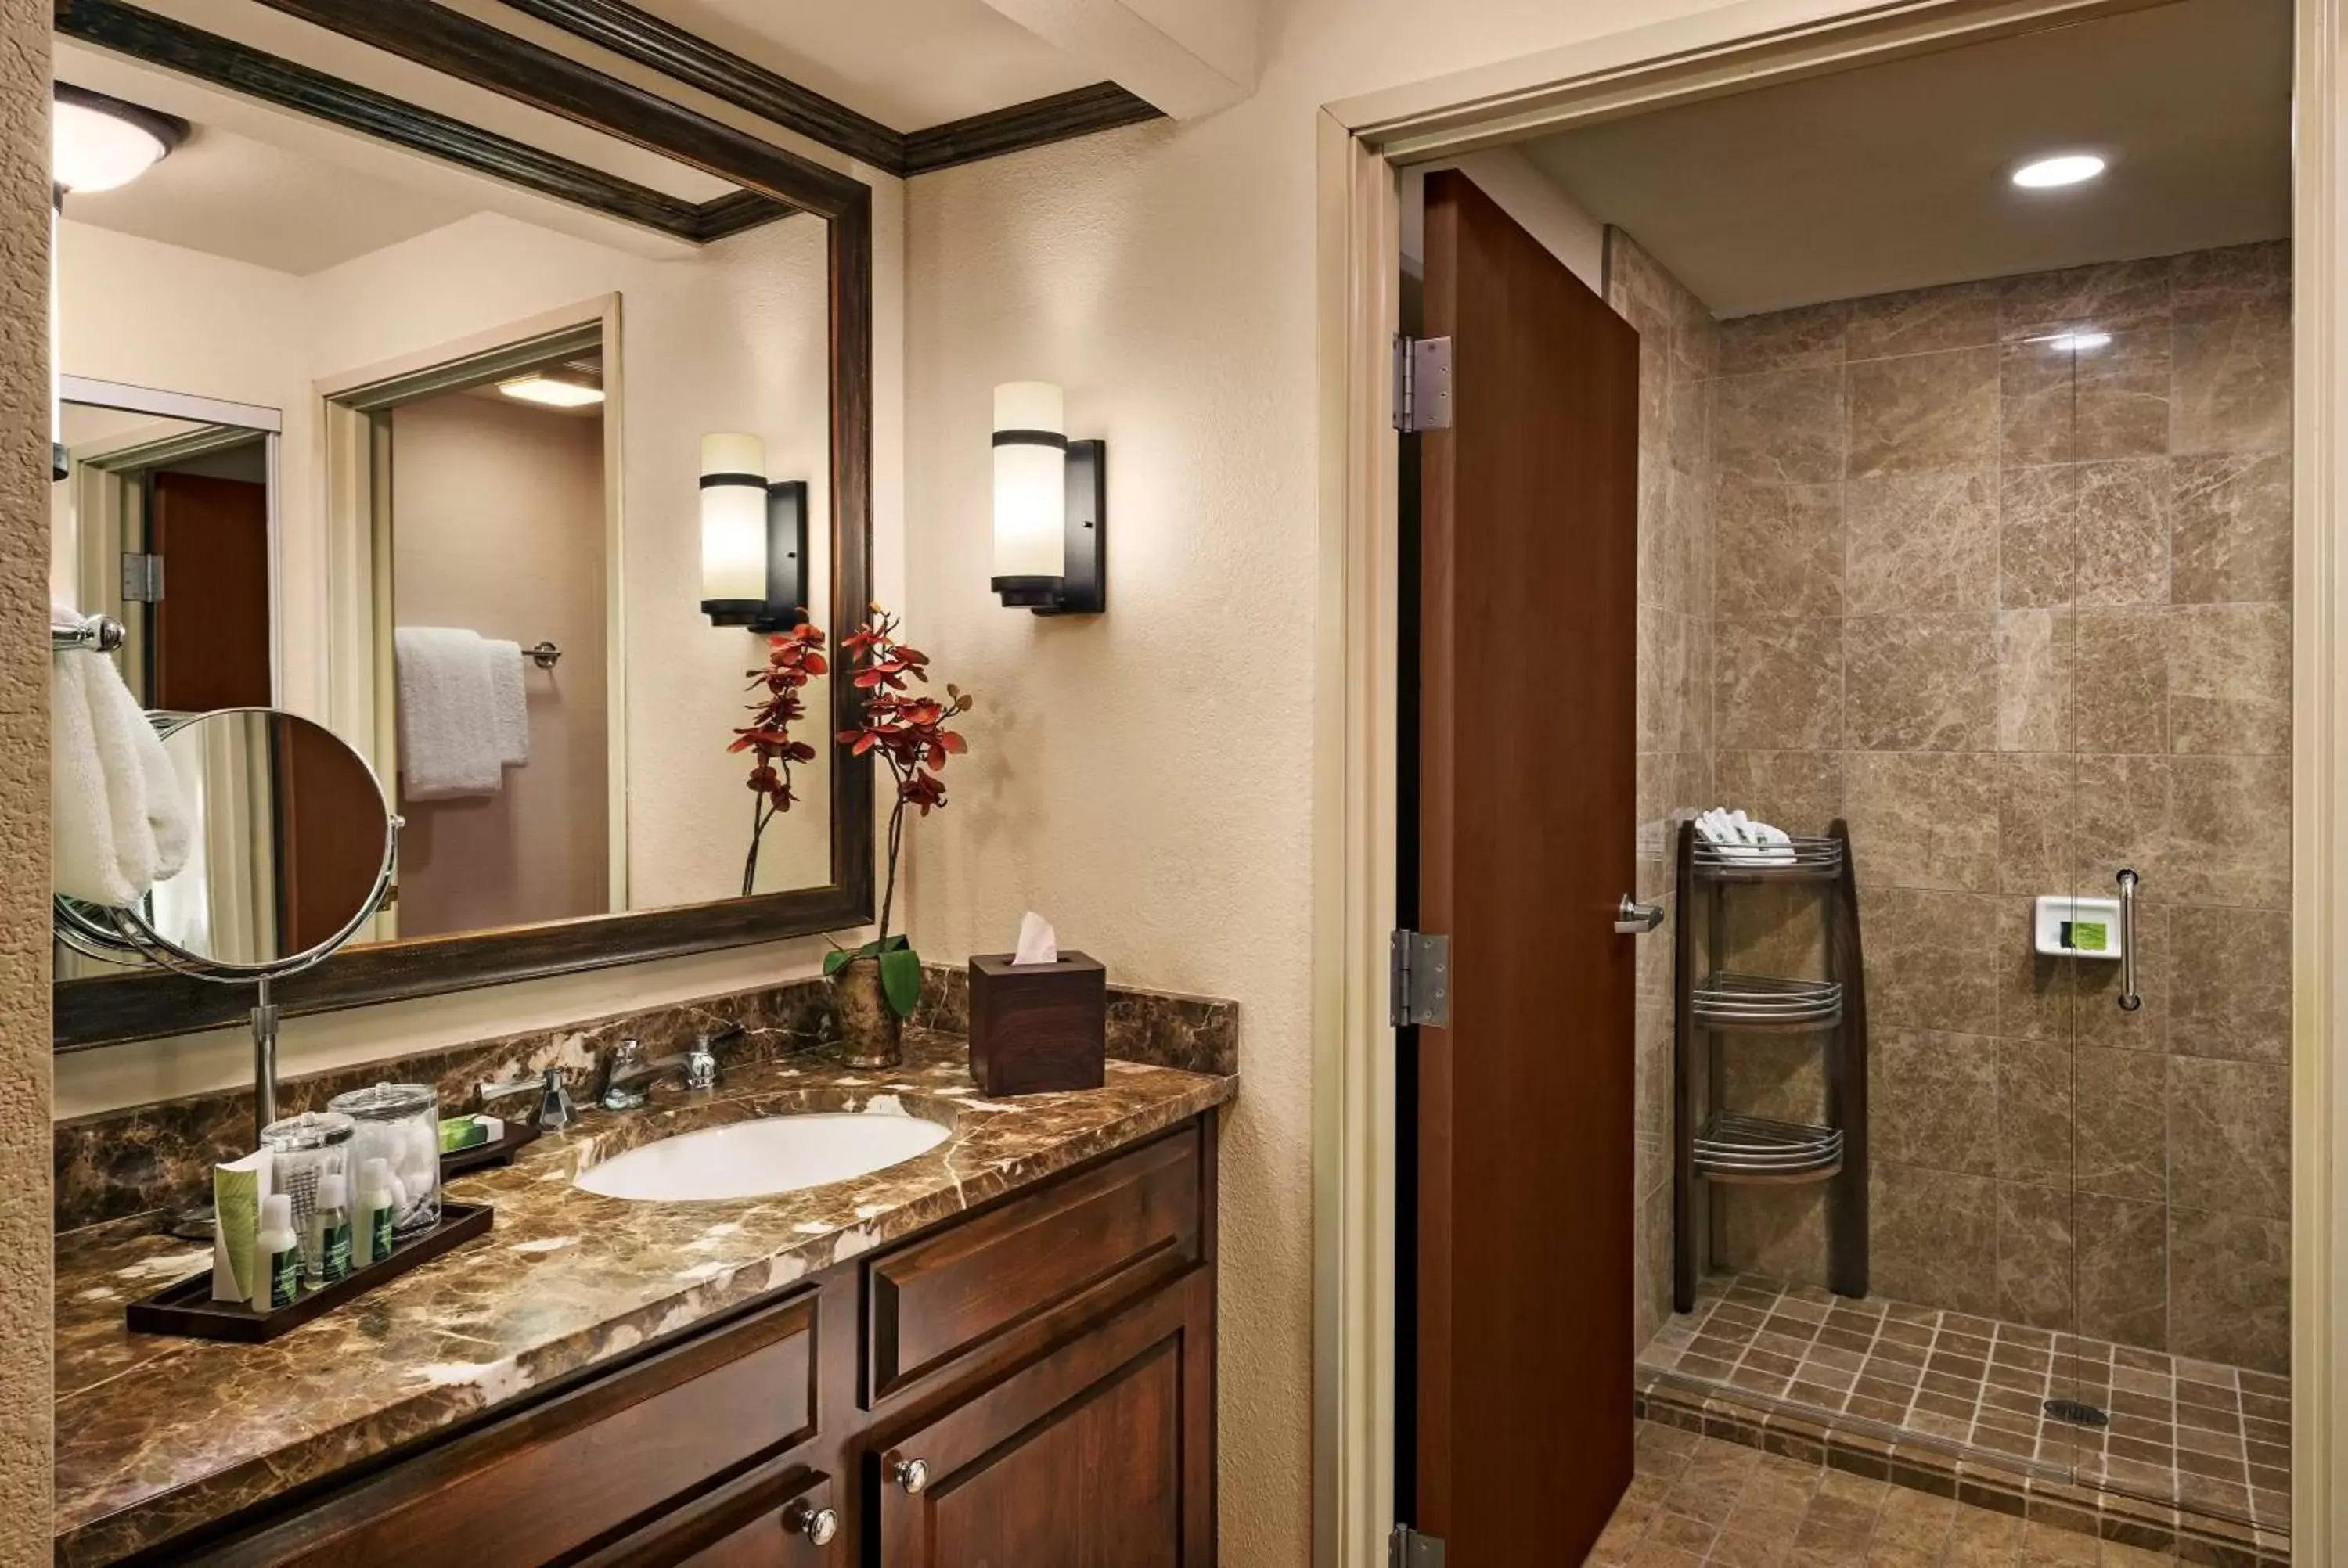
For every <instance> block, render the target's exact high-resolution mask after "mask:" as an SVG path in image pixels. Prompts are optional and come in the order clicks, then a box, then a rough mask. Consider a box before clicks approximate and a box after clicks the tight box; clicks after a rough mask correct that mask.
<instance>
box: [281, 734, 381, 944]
mask: <svg viewBox="0 0 2348 1568" xmlns="http://www.w3.org/2000/svg"><path fill="white" fill-rule="evenodd" d="M276 737H277V755H276V764H277V772H278V787H277V896H278V901H279V908H278V911H277V919H278V927H277V928H278V930H279V931H281V932H282V933H283V943H282V950H283V951H284V952H286V953H306V952H308V951H309V950H310V949H311V948H314V947H316V946H317V945H318V944H319V943H321V942H324V941H326V940H328V939H330V938H333V937H334V936H335V934H336V933H338V932H339V931H341V930H342V928H343V927H345V926H347V925H349V924H350V923H351V922H352V921H353V920H355V919H356V918H357V917H358V915H359V912H360V911H361V910H362V909H364V908H365V907H366V902H367V900H368V898H370V897H373V896H374V893H375V890H376V881H377V880H378V879H379V878H381V876H383V851H384V835H385V834H386V827H385V825H384V804H383V796H382V794H381V793H380V791H379V790H378V788H377V786H376V781H375V778H374V776H373V775H372V774H369V773H368V771H367V767H366V764H364V763H362V762H360V761H359V760H358V759H357V758H356V757H355V756H353V755H352V754H351V753H350V751H349V749H348V748H347V747H345V745H344V744H343V743H342V742H341V741H340V740H339V739H337V738H336V737H335V733H334V732H332V731H331V730H326V729H322V728H320V727H318V726H316V725H314V724H301V723H282V722H281V723H278V724H277V725H276Z"/></svg>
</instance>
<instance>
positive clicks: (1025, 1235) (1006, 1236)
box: [864, 1122, 1203, 1409]
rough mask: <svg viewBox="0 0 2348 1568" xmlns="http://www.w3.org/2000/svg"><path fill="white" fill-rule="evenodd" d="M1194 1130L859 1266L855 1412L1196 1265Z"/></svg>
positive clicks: (1198, 1198)
mask: <svg viewBox="0 0 2348 1568" xmlns="http://www.w3.org/2000/svg"><path fill="white" fill-rule="evenodd" d="M1199 1140H1200V1132H1199V1127H1198V1124H1197V1123H1196V1122H1191V1123H1189V1124H1187V1125H1185V1126H1183V1127H1182V1128H1180V1129H1179V1130H1178V1131H1176V1132H1169V1133H1168V1134H1167V1135H1165V1136H1164V1137H1161V1138H1159V1139H1158V1140H1157V1141H1155V1142H1154V1143H1148V1144H1145V1145H1144V1146H1142V1147H1141V1148H1138V1149H1136V1150H1134V1151H1132V1152H1131V1153H1126V1154H1120V1155H1118V1156H1117V1157H1116V1158H1114V1159H1111V1160H1109V1161H1107V1162H1106V1163H1102V1164H1099V1165H1096V1166H1094V1167H1093V1168H1092V1169H1090V1170H1087V1171H1083V1172H1079V1173H1076V1175H1073V1176H1068V1177H1066V1178H1064V1179H1062V1180H1060V1181H1058V1182H1056V1183H1054V1184H1051V1185H1050V1186H1048V1187H1046V1188H1045V1189H1044V1190H1043V1191H1042V1192H1039V1193H1036V1194H1033V1195H1032V1196H1028V1197H1022V1198H1017V1199H1014V1200H1013V1201H1012V1202H1010V1203H1007V1204H1004V1205H1003V1206H1002V1207H1000V1208H996V1209H993V1210H990V1211H988V1212H986V1213H984V1214H978V1215H975V1216H973V1217H972V1218H970V1219H967V1220H964V1221H963V1222H962V1223H960V1224H958V1225H955V1226H953V1229H951V1230H949V1231H947V1232H946V1233H945V1234H944V1235H939V1236H935V1237H932V1238H931V1239H928V1240H924V1241H917V1242H914V1243H912V1244H911V1245H907V1246H903V1247H900V1248H898V1249H897V1250H896V1251H895V1252H892V1253H890V1254H888V1255H884V1256H881V1257H878V1258H875V1259H873V1260H872V1261H871V1262H870V1263H869V1264H867V1265H866V1266H865V1293H864V1299H865V1313H866V1332H867V1335H868V1339H867V1348H868V1351H869V1354H868V1356H867V1358H866V1367H867V1372H866V1378H867V1382H866V1387H865V1399H864V1404H865V1407H866V1408H867V1409H872V1408H875V1407H877V1406H879V1405H880V1403H881V1402H882V1401H884V1400H886V1399H889V1398H890V1397H891V1395H893V1394H896V1393H898V1392H899V1391H901V1389H905V1388H906V1387H907V1386H908V1385H910V1384H911V1383H913V1382H915V1381H916V1380H917V1379H919V1378H922V1376H923V1375H924V1374H926V1373H928V1372H931V1371H932V1370H934V1369H936V1368H939V1367H941V1366H942V1365H943V1364H944V1363H946V1362H947V1361H950V1360H952V1359H953V1358H955V1357H957V1356H959V1355H962V1354H963V1352H965V1351H967V1350H970V1349H972V1348H975V1347H976V1346H978V1345H979V1344H981V1343H982V1342H983V1341H984V1340H986V1339H988V1338H990V1337H994V1335H997V1334H1000V1333H1002V1332H1003V1331H1004V1330H1005V1329H1007V1328H1010V1327H1013V1326H1014V1325H1016V1324H1018V1323H1021V1322H1023V1321H1025V1320H1026V1319H1029V1318H1032V1317H1036V1316H1038V1315H1039V1314H1042V1313H1045V1312H1048V1311H1050V1310H1052V1309H1053V1308H1055V1307H1063V1306H1066V1305H1067V1304H1069V1303H1072V1302H1075V1301H1076V1300H1078V1299H1079V1298H1083V1297H1086V1296H1089V1297H1091V1298H1093V1299H1095V1300H1098V1301H1101V1302H1104V1303H1106V1302H1107V1301H1108V1300H1110V1299H1112V1298H1116V1297H1121V1296H1125V1295H1126V1294H1128V1293H1130V1292H1132V1291H1136V1290H1140V1289H1143V1288H1146V1287H1148V1286H1151V1285H1154V1284H1156V1283H1159V1282H1160V1281H1162V1280H1164V1279H1167V1278H1169V1277H1171V1276H1174V1275H1175V1274H1178V1273H1179V1272H1180V1271H1181V1270H1183V1269H1185V1268H1188V1267H1189V1266H1190V1265H1191V1264H1193V1263H1195V1262H1197V1261H1198V1260H1199V1257H1200V1229H1201V1227H1200V1208H1201V1204H1202V1202H1203V1189H1202V1185H1201V1170H1202V1163H1201V1161H1200V1146H1199Z"/></svg>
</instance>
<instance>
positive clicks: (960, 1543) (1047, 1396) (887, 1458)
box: [867, 1268, 1215, 1568]
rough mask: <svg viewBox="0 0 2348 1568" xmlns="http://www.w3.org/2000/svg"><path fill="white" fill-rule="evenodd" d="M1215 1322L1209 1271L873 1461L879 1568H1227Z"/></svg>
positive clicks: (910, 1433)
mask: <svg viewBox="0 0 2348 1568" xmlns="http://www.w3.org/2000/svg"><path fill="white" fill-rule="evenodd" d="M1213 1313H1214V1274H1213V1271H1212V1270H1210V1269H1205V1268H1200V1269H1197V1270H1194V1271H1193V1272H1192V1273H1191V1274H1189V1276H1186V1277H1185V1278H1184V1279H1182V1280H1181V1281H1180V1282H1179V1283H1177V1284H1175V1285H1173V1286H1169V1287H1168V1288H1167V1289H1165V1290H1163V1291H1161V1292H1159V1294H1158V1295H1156V1296H1151V1297H1149V1298H1148V1300H1146V1301H1144V1302H1142V1303H1140V1304H1139V1305H1138V1306H1136V1307H1132V1308H1130V1309H1128V1311H1126V1312H1124V1313H1123V1314H1121V1315H1119V1316H1117V1317H1113V1318H1110V1319H1108V1320H1107V1322H1106V1323H1104V1324H1102V1325H1101V1326H1100V1327H1097V1328H1094V1329H1092V1330H1090V1331H1088V1332H1086V1333H1085V1334H1083V1335H1081V1336H1079V1337H1076V1338H1075V1339H1074V1340H1072V1341H1070V1342H1069V1343H1067V1344H1066V1345H1064V1346H1062V1347H1060V1348H1058V1349H1056V1350H1055V1351H1054V1352H1053V1353H1052V1354H1051V1355H1049V1356H1047V1357H1045V1358H1043V1359H1041V1360H1038V1361H1035V1362H1033V1363H1031V1364H1030V1365H1029V1366H1028V1367H1027V1368H1025V1370H1023V1371H1021V1372H1019V1373H1017V1374H1015V1375H1014V1376H1013V1377H1011V1378H1006V1379H1004V1381H1002V1382H1000V1383H996V1384H994V1385H992V1386H991V1387H989V1388H987V1389H983V1390H982V1391H980V1392H979V1393H977V1394H974V1395H973V1396H972V1397H971V1398H970V1399H965V1400H963V1401H961V1402H960V1403H958V1404H956V1405H955V1406H954V1407H953V1409H950V1410H948V1411H947V1412H945V1413H944V1414H943V1415H942V1416H938V1417H936V1418H934V1419H929V1420H927V1421H925V1422H924V1423H923V1424H922V1426H921V1427H920V1428H918V1429H916V1430H911V1431H908V1432H905V1433H904V1434H902V1435H901V1436H900V1437H898V1438H897V1440H895V1442H894V1443H893V1444H892V1445H891V1446H890V1447H889V1448H887V1449H886V1450H881V1451H880V1452H877V1453H875V1454H874V1455H873V1456H871V1459H870V1471H869V1473H868V1476H867V1485H868V1491H872V1492H877V1495H878V1498H879V1505H878V1508H877V1510H876V1512H874V1513H873V1514H871V1515H869V1516H868V1517H869V1518H870V1519H872V1520H874V1521H875V1522H876V1523H877V1529H878V1534H879V1541H878V1543H877V1545H878V1553H877V1560H878V1562H879V1563H880V1568H1212V1564H1213V1563H1214V1561H1215V1494H1214V1421H1215V1404H1214V1348H1213V1344H1212V1334H1213V1327H1212V1325H1213ZM916 1465H918V1466H919V1467H920V1468H919V1470H918V1471H916V1470H914V1469H913V1468H912V1467H914V1466H916ZM909 1481H910V1482H911V1486H913V1487H915V1488H917V1489H918V1490H909Z"/></svg>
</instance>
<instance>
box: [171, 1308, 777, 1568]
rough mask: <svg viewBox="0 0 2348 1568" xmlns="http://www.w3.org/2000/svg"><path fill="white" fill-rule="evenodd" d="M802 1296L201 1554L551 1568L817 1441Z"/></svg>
mask: <svg viewBox="0 0 2348 1568" xmlns="http://www.w3.org/2000/svg"><path fill="white" fill-rule="evenodd" d="M816 1302H817V1297H816V1296H814V1295H813V1294H811V1293H810V1294H808V1295H803V1296H798V1297H795V1298H794V1299H792V1300H789V1301H787V1302H784V1303H782V1304H781V1305H779V1306H776V1307H767V1308H765V1309H763V1310H761V1311H759V1312H757V1313H755V1314H753V1315H751V1316H750V1317H747V1318H744V1319H742V1320H741V1321H740V1322H737V1323H735V1324H732V1325H729V1326H728V1327H724V1328H720V1329H717V1330H716V1331H715V1332H713V1333H710V1334H706V1335H704V1336H702V1337H699V1338H696V1339H690V1340H687V1341H685V1343H684V1344H681V1345H678V1346H676V1347H675V1348H672V1349H668V1350H664V1351H662V1352H660V1353H659V1354H657V1355H654V1356H653V1357H652V1358H649V1359H647V1360H644V1361H642V1362H639V1363H637V1364H636V1365H634V1366H632V1367H628V1368H623V1369H622V1370H620V1371H617V1372H614V1373H613V1374H611V1375H610V1376H608V1377H604V1378H597V1379H595V1380H594V1381H592V1382H589V1383H587V1384H584V1385H582V1387H580V1388H577V1389H572V1390H571V1391H569V1392H567V1393H564V1394H562V1395H560V1396H558V1397H557V1398H555V1399H550V1400H548V1401H547V1402H546V1403H544V1404H541V1405H539V1406H537V1407H535V1408H533V1409H528V1410H524V1411H522V1412H520V1413H519V1414H517V1415H514V1416H511V1417H509V1418H507V1419H504V1420H500V1421H497V1422H494V1423H492V1424H491V1425H489V1426H487V1427H484V1428H482V1429H481V1430H479V1431H475V1432H471V1433H469V1434H467V1435H466V1436H465V1437H462V1438H459V1439H458V1440H456V1441H454V1442H451V1443H446V1444H443V1445H442V1446H440V1447H438V1448H435V1449H432V1450H428V1451H427V1452H425V1453H423V1454H420V1455H418V1456H417V1457H416V1458H414V1459H412V1460H407V1461H405V1462H403V1463H400V1464H396V1465H395V1466H393V1467H392V1468H390V1469H389V1470H386V1471H382V1472H381V1473H379V1474H376V1475H373V1476H369V1477H367V1478H366V1479H365V1480H363V1481H356V1482H354V1483H353V1484H351V1485H350V1486H347V1487H345V1488H343V1489H342V1490H340V1491H335V1492H333V1493H330V1494H329V1495H328V1496H326V1497H325V1498H324V1500H323V1501H319V1502H318V1503H317V1504H315V1505H314V1506H313V1507H311V1508H309V1509H307V1510H305V1511H304V1512H300V1513H296V1514H294V1515H293V1516H291V1517H289V1518H283V1519H280V1520H278V1521H276V1522H272V1523H269V1524H267V1525H264V1526H263V1527H261V1528H259V1529H257V1530H254V1531H252V1532H247V1533H245V1534H243V1535H242V1536H239V1537H238V1538H236V1539H234V1540H232V1541H231V1542H227V1543H225V1544H223V1545H221V1546H220V1547H217V1548H215V1549H214V1550H213V1551H211V1552H210V1553H206V1554H204V1555H202V1556H200V1557H198V1558H195V1559H193V1561H195V1562H198V1563H218V1564H228V1563H238V1564H246V1563H251V1564H260V1563H315V1564H322V1565H324V1564H332V1565H333V1568H366V1565H373V1564H386V1565H388V1564H394V1563H399V1564H409V1563H499V1564H509V1563H510V1564H515V1565H517V1568H519V1565H520V1564H525V1563H544V1562H547V1561H548V1560H550V1559H551V1558H553V1557H556V1556H559V1555H561V1554H563V1553H569V1552H572V1551H574V1550H576V1549H577V1548H578V1547H580V1546H582V1545H583V1544H584V1543H586V1542H589V1541H592V1540H593V1539H595V1538H596V1537H597V1536H600V1535H602V1534H604V1533H605V1532H608V1531H611V1530H612V1529H613V1528H615V1527H616V1526H619V1525H622V1524H624V1523H626V1522H629V1521H631V1520H633V1519H636V1518H637V1517H638V1516H640V1515H643V1514H644V1513H645V1512H647V1511H649V1510H652V1509H655V1508H658V1507H660V1506H662V1505H663V1504H665V1503H668V1502H671V1501H674V1500H676V1499H679V1498H683V1497H685V1495H686V1494H687V1493H690V1492H692V1491H695V1490H696V1489H698V1488H700V1487H702V1486H703V1485H704V1484H705V1482H707V1481H709V1479H710V1478H711V1477H713V1476H716V1475H721V1474H723V1473H725V1472H726V1471H730V1470H733V1469H735V1468H736V1467H737V1466H739V1465H742V1464H744V1463H745V1462H747V1461H749V1460H756V1459H759V1458H762V1457H764V1458H771V1457H772V1456H775V1455H778V1454H781V1453H783V1452H785V1451H787V1450H790V1449H792V1448H795V1447H797V1446H798V1444H800V1443H803V1442H805V1441H806V1440H808V1439H809V1438H811V1437H812V1436H814V1435H815V1430H816V1409H817V1405H816V1393H815V1376H816Z"/></svg>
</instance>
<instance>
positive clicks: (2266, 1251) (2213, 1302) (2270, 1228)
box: [2168, 1208, 2291, 1373]
mask: <svg viewBox="0 0 2348 1568" xmlns="http://www.w3.org/2000/svg"><path fill="white" fill-rule="evenodd" d="M2168 1290H2169V1304H2168V1339H2169V1344H2170V1346H2171V1348H2174V1349H2175V1350H2176V1351H2177V1352H2178V1354H2179V1355H2183V1356H2196V1357H2206V1358H2209V1359H2211V1360H2226V1361H2230V1362H2233V1363H2235V1364H2236V1365H2239V1366H2243V1367H2249V1368H2255V1369H2257V1370H2259V1371H2262V1372H2275V1373H2281V1372H2287V1371H2288V1370H2290V1368H2291V1225H2289V1223H2288V1222H2286V1221H2283V1220H2277V1219H2259V1218H2254V1217H2251V1216H2250V1215H2245V1214H2208V1213H2204V1212H2202V1211H2200V1210H2198V1209H2188V1208H2172V1209H2170V1210H2169V1211H2168Z"/></svg>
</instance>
